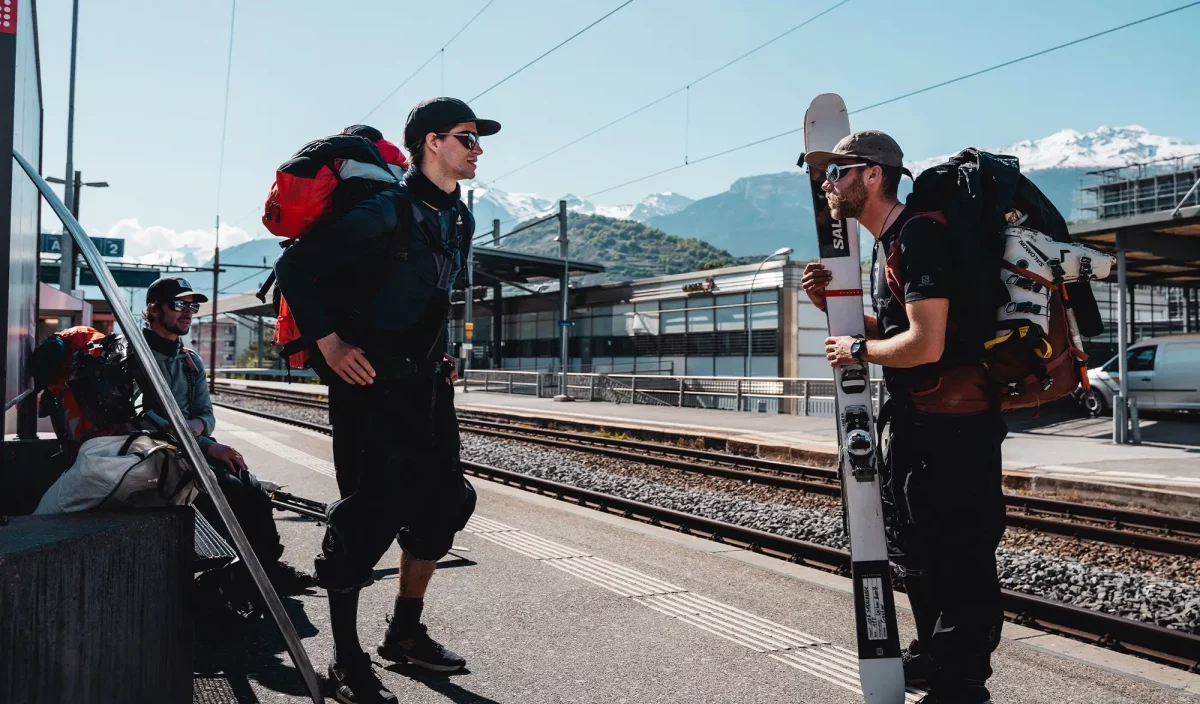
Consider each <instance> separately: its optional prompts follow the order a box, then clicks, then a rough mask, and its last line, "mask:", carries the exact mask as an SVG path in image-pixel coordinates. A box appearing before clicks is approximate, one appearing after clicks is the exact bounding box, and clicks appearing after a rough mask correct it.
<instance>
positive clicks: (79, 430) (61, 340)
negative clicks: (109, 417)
mask: <svg viewBox="0 0 1200 704" xmlns="http://www.w3.org/2000/svg"><path fill="white" fill-rule="evenodd" d="M104 338H105V335H104V333H102V332H100V331H99V330H97V329H95V328H91V327H87V326H85V325H79V326H76V327H73V328H68V329H66V330H63V331H61V332H56V333H54V334H53V335H51V336H50V337H49V338H47V339H46V341H45V342H43V343H42V344H40V345H38V346H37V348H36V349H34V351H33V354H32V355H31V356H30V366H31V367H32V369H33V380H34V386H35V388H37V389H39V390H43V393H42V397H41V400H40V402H39V403H38V415H39V416H41V417H43V418H46V417H49V418H50V422H51V424H52V425H53V426H54V434H55V435H57V436H58V439H59V441H61V442H62V443H63V446H64V447H65V448H67V449H68V450H69V451H70V452H71V453H72V454H73V453H74V451H75V450H77V449H78V448H79V446H80V445H82V444H83V443H84V441H86V440H90V439H92V438H94V437H100V436H103V435H112V434H113V433H114V432H116V430H117V429H116V428H112V427H101V426H97V425H96V424H95V423H93V422H92V421H91V420H89V419H88V417H87V415H86V414H85V413H84V412H83V409H82V408H81V406H80V403H79V400H78V399H76V398H75V393H74V391H73V390H72V389H71V388H70V386H69V385H68V383H67V382H68V381H70V378H71V363H72V360H74V358H75V354H76V353H77V352H80V351H86V352H85V353H86V354H90V355H93V356H97V355H99V354H100V343H101V342H102V341H103V340H104Z"/></svg>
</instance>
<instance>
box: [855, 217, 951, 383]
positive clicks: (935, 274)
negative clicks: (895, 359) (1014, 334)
mask: <svg viewBox="0 0 1200 704" xmlns="http://www.w3.org/2000/svg"><path fill="white" fill-rule="evenodd" d="M915 212H916V211H915V210H914V209H913V208H910V207H905V208H904V210H903V212H901V213H900V217H898V218H896V221H895V222H894V223H892V226H891V227H889V228H888V229H887V231H886V232H884V233H883V236H882V237H880V238H879V239H878V240H877V241H876V243H875V249H874V252H873V255H872V262H871V307H872V308H873V309H874V311H875V317H876V319H878V321H879V332H880V335H882V336H883V337H884V338H889V337H894V336H896V335H899V334H900V333H902V332H904V331H905V330H908V326H909V321H908V314H907V312H906V311H905V309H904V304H905V303H915V302H917V301H924V300H928V299H933V298H948V299H950V319H949V321H947V327H948V330H947V334H946V348H945V350H944V352H943V353H942V358H941V359H940V360H939V361H937V362H934V363H932V364H923V365H921V366H919V367H912V368H910V369H896V368H890V367H884V368H883V376H884V379H885V380H886V381H887V385H888V391H889V392H890V393H892V394H898V393H903V392H904V391H905V390H906V389H907V388H909V387H910V385H911V384H913V383H914V382H918V381H921V380H924V379H928V378H931V377H932V376H934V375H935V374H936V372H937V370H938V369H939V368H940V367H941V366H943V365H945V364H946V363H947V362H948V361H951V360H953V359H955V358H958V357H960V356H962V355H963V353H964V352H965V344H964V343H963V342H962V341H961V340H959V339H957V338H956V337H955V336H954V334H953V330H954V329H955V327H956V326H955V324H954V321H955V320H956V319H957V317H958V316H960V315H962V314H963V313H962V311H961V310H960V309H958V307H956V306H955V300H956V299H958V300H959V301H962V300H963V299H964V297H963V296H961V295H956V291H957V289H958V287H959V285H960V284H959V283H958V279H957V278H956V277H955V273H956V272H955V263H954V259H955V247H954V243H953V242H952V241H951V239H950V238H951V233H950V230H949V229H948V228H947V227H946V226H945V225H943V224H941V223H939V222H936V221H934V220H930V219H928V218H920V219H917V220H913V221H912V222H911V224H910V223H909V220H911V219H912V216H913V215H914V214H915ZM895 247H900V280H901V282H902V284H903V289H904V290H903V293H904V300H903V301H899V300H897V299H896V297H895V296H893V295H892V291H891V289H889V288H888V284H887V277H886V276H885V275H884V264H885V262H886V261H887V257H888V254H889V253H890V252H891V251H892V249H893V248H895Z"/></svg>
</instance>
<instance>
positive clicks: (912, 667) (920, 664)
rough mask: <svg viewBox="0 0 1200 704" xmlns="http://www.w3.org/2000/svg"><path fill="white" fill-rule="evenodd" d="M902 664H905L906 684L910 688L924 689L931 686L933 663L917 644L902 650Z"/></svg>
mask: <svg viewBox="0 0 1200 704" xmlns="http://www.w3.org/2000/svg"><path fill="white" fill-rule="evenodd" d="M900 662H902V663H904V684H906V685H908V686H910V687H924V686H925V685H927V684H929V676H930V675H931V674H932V673H933V662H932V661H931V660H930V659H929V656H928V655H925V654H924V653H922V652H921V651H920V650H918V649H917V646H916V643H915V642H914V643H913V645H911V646H909V647H907V648H903V649H901V650H900Z"/></svg>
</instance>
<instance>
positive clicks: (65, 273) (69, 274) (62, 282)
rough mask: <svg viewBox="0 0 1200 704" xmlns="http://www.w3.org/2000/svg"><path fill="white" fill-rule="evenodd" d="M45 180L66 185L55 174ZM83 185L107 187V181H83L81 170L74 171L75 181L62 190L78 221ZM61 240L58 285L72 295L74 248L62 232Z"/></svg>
mask: <svg viewBox="0 0 1200 704" xmlns="http://www.w3.org/2000/svg"><path fill="white" fill-rule="evenodd" d="M46 180H47V181H48V182H50V183H57V184H59V185H62V186H66V185H67V182H66V181H64V180H63V179H61V178H58V177H56V176H47V177H46ZM84 186H87V187H90V188H108V181H86V182H85V181H84V180H83V172H82V171H76V172H75V181H74V183H73V184H71V188H64V189H63V191H65V192H68V193H69V194H70V198H69V199H68V201H67V202H68V203H70V207H71V215H73V216H75V220H76V222H78V221H79V193H80V191H82V190H83V188H84ZM62 239H63V242H62V263H60V264H59V267H60V268H59V274H58V282H59V283H58V287H59V288H60V289H62V291H63V293H66V294H67V295H72V294H73V293H74V289H75V248H74V247H73V246H71V243H70V242H69V241H68V240H70V236H69V235H68V234H66V233H64V234H63V238H62Z"/></svg>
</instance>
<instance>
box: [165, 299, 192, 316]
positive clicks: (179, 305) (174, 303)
mask: <svg viewBox="0 0 1200 704" xmlns="http://www.w3.org/2000/svg"><path fill="white" fill-rule="evenodd" d="M166 303H167V306H169V307H170V309H171V310H173V311H175V312H176V313H182V312H183V311H185V310H187V309H188V308H191V309H192V313H199V312H200V304H199V303H196V302H194V301H185V300H183V299H182V298H176V299H173V300H170V301H167V302H166Z"/></svg>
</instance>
